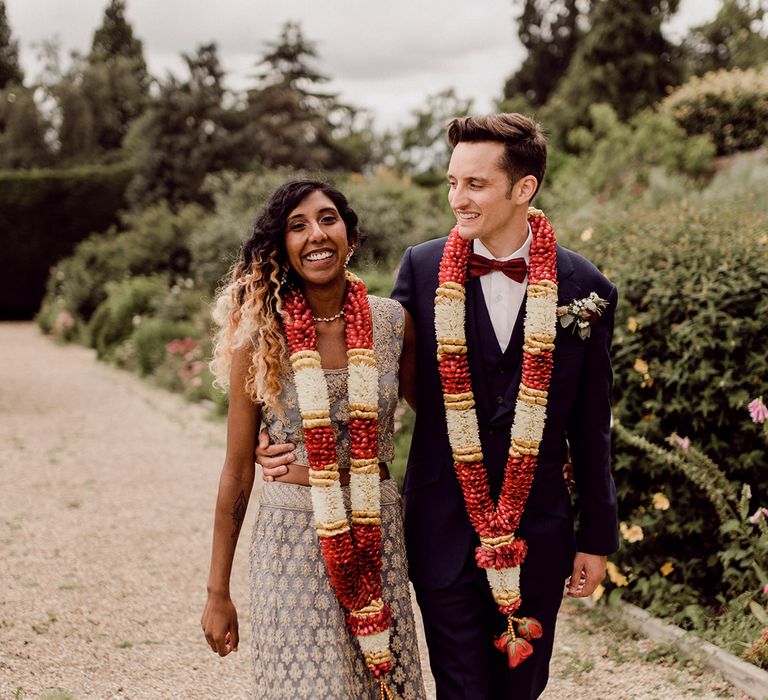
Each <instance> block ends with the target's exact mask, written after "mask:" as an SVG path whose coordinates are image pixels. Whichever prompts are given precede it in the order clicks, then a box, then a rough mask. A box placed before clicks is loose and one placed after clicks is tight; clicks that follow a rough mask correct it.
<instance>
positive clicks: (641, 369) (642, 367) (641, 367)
mask: <svg viewBox="0 0 768 700" xmlns="http://www.w3.org/2000/svg"><path fill="white" fill-rule="evenodd" d="M634 370H635V372H637V373H638V374H648V363H647V362H646V361H645V360H641V359H640V358H639V357H638V358H637V359H636V360H635V364H634Z"/></svg>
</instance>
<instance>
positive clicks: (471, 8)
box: [5, 0, 720, 128]
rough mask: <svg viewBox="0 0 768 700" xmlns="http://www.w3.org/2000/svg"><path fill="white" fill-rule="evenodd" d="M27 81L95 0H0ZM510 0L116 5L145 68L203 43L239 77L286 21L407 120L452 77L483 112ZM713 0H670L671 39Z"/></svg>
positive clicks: (87, 34) (88, 30)
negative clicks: (45, 45)
mask: <svg viewBox="0 0 768 700" xmlns="http://www.w3.org/2000/svg"><path fill="white" fill-rule="evenodd" d="M5 4H6V10H7V13H8V19H9V21H10V24H11V30H12V32H13V36H14V37H15V38H16V39H18V40H19V43H20V49H21V62H22V65H23V67H24V69H25V71H26V72H27V80H30V79H33V78H35V77H36V75H37V73H38V70H39V64H38V62H37V61H36V51H35V44H36V43H39V42H40V41H41V40H43V39H51V38H53V37H54V36H55V37H58V39H59V40H60V43H61V46H62V49H63V52H64V53H65V54H66V55H68V54H69V52H70V51H71V50H77V51H80V52H87V51H88V50H89V48H90V45H91V39H92V37H93V31H94V29H96V27H97V26H99V25H100V24H101V19H102V16H103V13H104V8H105V7H106V6H107V4H108V3H107V0H5ZM521 4H522V3H521V2H520V0H518V2H517V3H514V2H513V0H474V2H470V0H378V1H377V2H373V1H371V0H348V1H346V2H345V1H344V0H271V1H269V2H266V1H265V0H128V2H127V12H126V15H127V17H128V20H129V21H130V22H131V24H132V25H133V30H134V33H135V34H136V35H137V36H138V37H139V38H140V39H141V40H142V41H143V42H144V55H145V57H146V59H147V63H148V65H149V70H150V72H151V73H152V74H153V75H155V76H156V77H161V76H163V75H165V73H166V72H167V71H172V72H175V73H178V74H180V75H183V74H184V71H183V68H182V67H183V63H182V61H181V59H180V58H179V55H180V53H181V52H186V53H190V52H192V51H193V50H194V49H195V48H196V47H197V46H198V45H199V44H203V43H208V42H210V41H215V42H216V43H217V44H218V47H219V57H220V59H221V62H222V64H223V66H224V69H225V70H226V72H227V80H228V85H229V86H230V87H232V88H241V87H244V86H245V85H248V84H249V83H248V80H247V76H248V75H249V74H252V73H253V66H254V64H255V63H256V61H257V60H258V57H259V56H260V55H261V53H262V51H263V49H264V46H265V42H267V41H271V40H274V39H275V38H276V37H277V36H278V33H279V31H280V27H281V26H282V24H283V23H284V22H285V21H287V20H294V21H298V22H300V23H301V25H302V28H303V31H304V35H305V37H307V38H308V39H310V40H311V41H314V42H315V43H316V46H317V49H318V54H319V60H318V61H317V63H316V67H317V68H318V69H319V70H320V71H321V72H323V73H325V74H326V75H328V76H330V77H332V78H333V81H332V82H331V83H329V84H328V85H329V89H330V90H333V91H335V92H338V93H340V95H341V97H342V98H343V99H344V100H345V101H346V102H348V103H350V104H353V105H355V106H359V107H367V108H369V109H371V110H372V111H373V113H374V115H375V118H376V124H377V126H378V127H380V128H383V127H392V126H395V125H397V124H402V123H405V122H406V121H408V116H409V114H410V112H411V110H413V109H415V108H418V107H419V106H420V105H422V103H423V101H424V98H425V97H426V96H427V95H430V94H433V93H435V92H438V91H440V90H443V89H445V88H448V87H454V88H455V89H456V92H457V94H458V95H459V96H460V97H471V98H473V99H474V111H475V112H477V113H482V112H488V111H490V110H491V109H492V108H493V101H494V100H495V99H497V98H498V97H499V96H500V95H501V91H502V86H503V85H504V80H505V79H506V77H508V76H509V74H510V73H511V72H512V71H514V70H515V68H516V67H517V66H519V65H520V63H521V61H522V59H523V57H524V55H525V52H524V50H523V47H522V45H521V44H520V42H519V40H518V38H517V28H516V23H515V17H516V16H517V15H519V12H520V10H519V7H520V6H521ZM719 5H720V2H719V0H682V1H681V3H680V10H679V12H678V13H677V16H676V17H675V18H674V20H673V21H672V22H671V24H670V26H669V27H668V28H667V30H668V34H669V36H670V37H672V38H677V37H680V36H682V35H683V34H684V32H685V29H686V27H689V26H694V25H697V24H700V23H702V22H705V21H707V20H709V19H711V18H713V17H714V16H715V14H716V13H717V8H718V7H719Z"/></svg>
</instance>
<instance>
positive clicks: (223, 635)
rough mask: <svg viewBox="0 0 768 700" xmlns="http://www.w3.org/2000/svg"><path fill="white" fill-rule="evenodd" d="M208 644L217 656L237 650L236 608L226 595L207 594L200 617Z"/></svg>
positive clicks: (238, 637)
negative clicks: (206, 600)
mask: <svg viewBox="0 0 768 700" xmlns="http://www.w3.org/2000/svg"><path fill="white" fill-rule="evenodd" d="M200 624H201V625H202V627H203V634H204V635H205V639H206V641H207V642H208V646H209V647H211V650H212V651H215V652H216V653H217V654H218V655H219V656H226V655H227V654H229V652H231V651H237V645H238V643H239V642H240V634H239V632H238V626H237V610H236V609H235V606H234V603H233V602H232V599H231V598H230V597H229V596H228V595H215V594H211V593H209V594H208V602H206V604H205V609H204V610H203V616H202V618H201V619H200Z"/></svg>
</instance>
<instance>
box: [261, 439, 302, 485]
mask: <svg viewBox="0 0 768 700" xmlns="http://www.w3.org/2000/svg"><path fill="white" fill-rule="evenodd" d="M255 454H256V463H257V464H259V465H261V469H262V472H263V473H264V481H274V480H275V477H276V476H283V474H287V473H288V465H289V464H293V462H294V461H296V455H295V454H294V453H293V445H292V444H291V443H290V442H281V443H278V444H277V445H270V444H269V433H268V432H267V429H266V428H264V429H263V430H262V431H261V432H260V433H259V439H258V440H257V442H256V450H255Z"/></svg>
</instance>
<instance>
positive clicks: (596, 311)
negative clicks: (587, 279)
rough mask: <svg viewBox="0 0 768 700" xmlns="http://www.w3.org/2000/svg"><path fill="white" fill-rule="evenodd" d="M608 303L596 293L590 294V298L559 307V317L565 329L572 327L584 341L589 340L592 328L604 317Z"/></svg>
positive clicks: (575, 300) (576, 300)
mask: <svg viewBox="0 0 768 700" xmlns="http://www.w3.org/2000/svg"><path fill="white" fill-rule="evenodd" d="M606 306H608V301H607V300H606V299H602V298H601V297H599V296H597V293H596V292H590V294H589V296H588V297H584V298H583V299H574V300H573V301H572V302H571V303H570V304H568V306H558V307H557V315H558V317H559V318H560V325H561V326H562V327H563V328H568V326H572V330H573V332H574V333H576V332H578V334H579V337H580V338H581V339H582V340H583V339H584V338H589V334H590V333H591V332H592V326H593V325H594V324H595V323H597V321H598V320H599V319H600V317H601V316H602V315H603V311H605V308H606Z"/></svg>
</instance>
